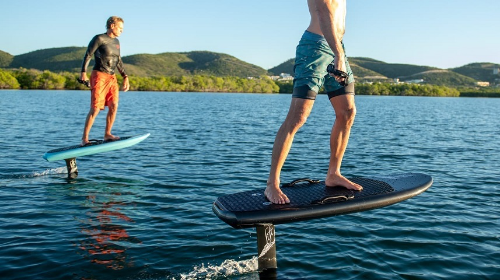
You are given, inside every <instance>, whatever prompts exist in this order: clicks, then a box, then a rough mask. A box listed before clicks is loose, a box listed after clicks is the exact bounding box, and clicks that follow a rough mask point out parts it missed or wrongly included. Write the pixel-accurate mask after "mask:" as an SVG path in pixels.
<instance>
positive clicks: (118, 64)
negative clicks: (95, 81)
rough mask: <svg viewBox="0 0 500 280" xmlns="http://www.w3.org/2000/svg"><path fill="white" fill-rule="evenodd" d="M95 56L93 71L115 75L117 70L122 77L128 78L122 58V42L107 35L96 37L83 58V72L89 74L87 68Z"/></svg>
mask: <svg viewBox="0 0 500 280" xmlns="http://www.w3.org/2000/svg"><path fill="white" fill-rule="evenodd" d="M94 54H95V64H94V69H93V70H97V71H100V72H104V73H107V74H110V75H114V74H115V69H118V71H119V72H120V74H121V75H122V77H125V76H127V74H126V73H125V69H124V68H123V62H122V58H121V56H120V41H118V39H116V38H111V37H109V36H108V34H106V33H104V34H100V35H96V36H94V38H92V40H91V41H90V43H89V46H88V48H87V52H86V53H85V56H84V57H83V65H82V72H87V66H88V65H89V62H90V59H91V58H92V55H94Z"/></svg>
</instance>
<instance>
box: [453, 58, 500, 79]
mask: <svg viewBox="0 0 500 280" xmlns="http://www.w3.org/2000/svg"><path fill="white" fill-rule="evenodd" d="M494 68H500V64H494V63H487V62H483V63H471V64H467V65H464V66H462V67H457V68H452V69H450V70H451V71H453V72H456V73H459V74H462V75H464V76H467V77H471V78H473V79H476V80H478V81H484V82H490V83H493V82H495V79H500V75H498V74H496V75H495V74H494V73H493V69H494Z"/></svg>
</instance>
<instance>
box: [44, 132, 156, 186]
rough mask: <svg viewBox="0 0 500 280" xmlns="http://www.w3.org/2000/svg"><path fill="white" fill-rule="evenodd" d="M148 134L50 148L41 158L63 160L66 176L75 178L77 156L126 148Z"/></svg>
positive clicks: (50, 160)
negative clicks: (83, 144) (66, 170)
mask: <svg viewBox="0 0 500 280" xmlns="http://www.w3.org/2000/svg"><path fill="white" fill-rule="evenodd" d="M149 135H150V133H147V134H144V135H138V136H131V137H122V138H120V139H119V140H115V141H103V140H92V141H91V143H90V144H89V145H86V146H80V145H75V146H69V147H65V148H59V149H55V150H50V151H48V152H46V153H45V154H44V155H43V158H44V159H46V160H47V161H49V162H52V161H57V160H65V161H66V166H67V168H68V176H69V177H70V178H75V177H76V176H77V175H78V169H77V167H76V158H77V157H81V156H88V155H93V154H98V153H104V152H109V151H113V150H118V149H123V148H127V147H130V146H133V145H136V144H137V143H139V142H142V141H144V139H146V138H148V137H149Z"/></svg>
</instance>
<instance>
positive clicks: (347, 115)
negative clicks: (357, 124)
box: [335, 106, 356, 127]
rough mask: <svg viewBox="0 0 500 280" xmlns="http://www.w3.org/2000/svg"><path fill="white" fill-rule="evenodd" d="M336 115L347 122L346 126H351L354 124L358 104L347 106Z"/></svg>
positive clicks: (338, 118)
mask: <svg viewBox="0 0 500 280" xmlns="http://www.w3.org/2000/svg"><path fill="white" fill-rule="evenodd" d="M335 116H336V119H337V120H339V121H341V122H343V123H345V124H346V126H349V127H350V126H352V125H353V123H354V118H355V117H356V106H352V107H348V108H345V109H344V110H342V111H341V112H337V113H336V114H335Z"/></svg>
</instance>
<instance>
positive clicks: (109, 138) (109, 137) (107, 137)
mask: <svg viewBox="0 0 500 280" xmlns="http://www.w3.org/2000/svg"><path fill="white" fill-rule="evenodd" d="M119 139H120V137H119V136H114V135H113V134H106V135H104V141H115V140H119Z"/></svg>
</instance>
